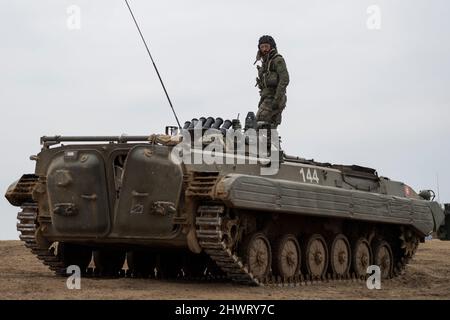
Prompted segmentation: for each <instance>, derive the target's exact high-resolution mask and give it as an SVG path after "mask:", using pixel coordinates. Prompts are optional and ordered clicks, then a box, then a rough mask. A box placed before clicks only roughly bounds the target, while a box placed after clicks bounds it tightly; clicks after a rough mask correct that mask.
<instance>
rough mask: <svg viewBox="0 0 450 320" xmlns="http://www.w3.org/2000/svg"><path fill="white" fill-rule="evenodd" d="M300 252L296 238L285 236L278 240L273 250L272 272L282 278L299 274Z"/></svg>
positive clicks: (289, 235)
mask: <svg viewBox="0 0 450 320" xmlns="http://www.w3.org/2000/svg"><path fill="white" fill-rule="evenodd" d="M300 265H301V251H300V245H299V243H298V241H297V239H296V237H295V236H294V235H292V234H287V235H285V236H282V237H281V238H279V239H278V240H277V241H276V242H275V245H274V248H273V265H272V268H273V272H274V273H275V274H276V275H279V276H281V277H283V278H290V277H294V276H296V275H298V274H299V273H300Z"/></svg>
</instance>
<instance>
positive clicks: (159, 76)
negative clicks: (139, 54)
mask: <svg viewBox="0 0 450 320" xmlns="http://www.w3.org/2000/svg"><path fill="white" fill-rule="evenodd" d="M125 3H126V4H127V7H128V10H130V13H131V17H132V18H133V20H134V24H135V25H136V28H137V29H138V31H139V34H140V36H141V39H142V41H143V42H144V45H145V48H146V49H147V52H148V55H149V56H150V59H151V60H152V63H153V67H154V68H155V71H156V74H157V75H158V78H159V81H160V82H161V85H162V87H163V89H164V93H165V94H166V97H167V100H168V101H169V105H170V108H171V109H172V112H173V115H174V116H175V120H177V123H178V128H180V129H181V125H180V121H179V120H178V117H177V114H176V112H175V109H174V108H173V105H172V101H170V98H169V94H168V93H167V90H166V87H165V86H164V82H163V81H162V79H161V75H160V74H159V71H158V68H157V67H156V64H155V61H154V60H153V57H152V54H151V53H150V49H149V48H148V46H147V42H145V39H144V36H143V35H142V32H141V29H140V28H139V25H138V23H137V21H136V18H135V17H134V14H133V11H132V10H131V7H130V5H129V4H128V0H125Z"/></svg>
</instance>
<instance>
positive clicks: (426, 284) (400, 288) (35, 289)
mask: <svg viewBox="0 0 450 320" xmlns="http://www.w3.org/2000/svg"><path fill="white" fill-rule="evenodd" d="M381 286H382V287H381V289H380V290H369V289H367V287H366V284H365V282H349V281H344V282H335V283H333V284H330V283H321V284H313V285H309V286H299V287H292V288H291V287H287V288H278V287H276V288H266V287H246V286H240V285H235V284H232V283H206V282H204V283H194V282H185V281H182V282H180V281H178V282H177V281H167V280H164V281H163V280H153V279H130V278H121V279H95V278H83V279H82V280H81V289H80V290H69V289H67V287H66V278H62V277H57V276H54V275H53V274H52V272H51V271H50V270H48V269H47V267H45V266H44V265H42V264H41V263H40V261H39V260H38V259H37V258H35V257H34V256H33V255H32V254H31V253H30V252H29V251H28V249H26V248H25V247H24V246H23V245H22V243H21V242H20V241H0V299H183V300H184V299H219V300H220V299H230V300H237V299H252V300H253V299H255V300H260V299H275V300H277V299H450V242H443V241H439V240H432V241H427V242H426V243H424V244H421V245H420V247H419V250H418V252H417V255H416V257H415V258H414V260H413V261H412V263H411V264H410V265H409V266H408V267H407V269H406V273H405V274H404V275H401V276H400V277H398V278H395V279H392V280H387V281H383V282H382V284H381Z"/></svg>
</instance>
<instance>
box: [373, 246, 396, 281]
mask: <svg viewBox="0 0 450 320" xmlns="http://www.w3.org/2000/svg"><path fill="white" fill-rule="evenodd" d="M373 262H374V264H375V265H377V266H379V267H380V269H381V278H382V279H389V278H390V277H391V276H392V270H393V267H394V258H393V255H392V250H391V246H390V245H389V243H387V242H386V241H377V242H376V243H375V244H374V245H373Z"/></svg>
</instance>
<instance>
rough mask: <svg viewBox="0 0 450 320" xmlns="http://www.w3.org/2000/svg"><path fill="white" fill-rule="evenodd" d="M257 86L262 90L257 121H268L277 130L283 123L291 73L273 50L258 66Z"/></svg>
mask: <svg viewBox="0 0 450 320" xmlns="http://www.w3.org/2000/svg"><path fill="white" fill-rule="evenodd" d="M257 68H258V78H257V79H256V85H257V86H258V88H259V89H260V92H259V93H260V95H261V99H260V100H259V104H258V113H257V115H256V119H257V121H266V122H268V123H270V124H271V127H272V128H274V129H276V128H277V126H278V125H279V124H280V123H281V113H282V112H283V110H284V108H285V107H286V101H287V97H286V87H287V86H288V84H289V73H288V71H287V68H286V63H285V61H284V58H283V57H282V56H281V55H280V54H278V52H277V49H275V48H274V49H272V50H271V51H270V52H269V53H268V54H267V56H265V57H263V58H262V65H261V66H257Z"/></svg>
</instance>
